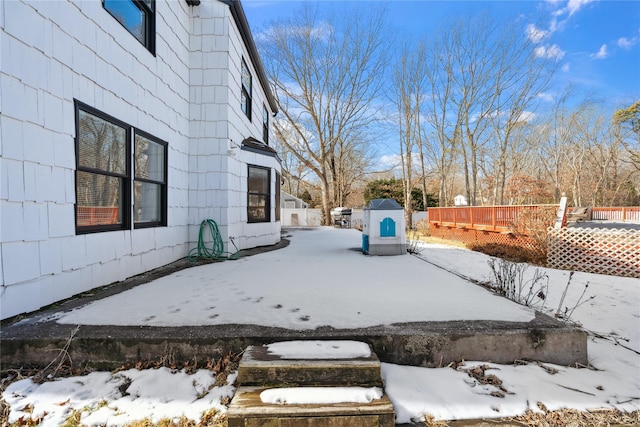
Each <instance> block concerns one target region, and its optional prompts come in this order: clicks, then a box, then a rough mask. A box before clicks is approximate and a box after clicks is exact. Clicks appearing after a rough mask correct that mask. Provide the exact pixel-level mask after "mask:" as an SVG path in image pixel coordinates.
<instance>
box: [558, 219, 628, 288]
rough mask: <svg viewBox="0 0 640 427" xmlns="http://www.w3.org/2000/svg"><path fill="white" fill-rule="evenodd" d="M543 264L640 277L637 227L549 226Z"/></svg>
mask: <svg viewBox="0 0 640 427" xmlns="http://www.w3.org/2000/svg"><path fill="white" fill-rule="evenodd" d="M547 266H549V267H552V268H560V269H563V270H576V271H584V272H588V273H601V274H609V275H612V276H624V277H637V278H640V230H623V229H617V230H613V229H599V228H597V229H594V228H561V229H559V230H556V229H549V246H548V253H547Z"/></svg>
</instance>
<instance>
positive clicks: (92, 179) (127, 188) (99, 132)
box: [76, 101, 168, 234]
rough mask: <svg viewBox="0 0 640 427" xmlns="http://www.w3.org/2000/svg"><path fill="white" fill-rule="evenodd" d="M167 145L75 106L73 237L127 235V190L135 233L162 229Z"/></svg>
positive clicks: (79, 104)
mask: <svg viewBox="0 0 640 427" xmlns="http://www.w3.org/2000/svg"><path fill="white" fill-rule="evenodd" d="M132 140H133V141H135V143H134V144H133V153H134V165H132V164H131V152H132ZM167 145H168V144H167V143H166V142H163V141H160V140H158V139H157V138H155V137H153V136H151V135H148V134H146V133H145V132H142V131H140V130H138V129H135V128H133V127H131V126H129V125H127V124H126V123H124V122H121V121H120V120H117V119H115V118H113V117H111V116H108V115H106V114H104V113H102V112H100V111H97V110H95V109H93V108H91V107H89V106H87V105H84V104H82V103H80V102H78V101H76V233H78V234H82V233H92V232H96V231H111V230H126V229H130V228H131V227H130V225H131V211H132V196H131V189H132V187H133V211H134V217H133V222H134V225H135V227H136V228H138V227H150V226H159V225H166V224H167V207H166V206H167ZM134 167H135V168H134ZM132 169H133V170H134V173H135V175H133V174H132ZM132 176H134V178H132Z"/></svg>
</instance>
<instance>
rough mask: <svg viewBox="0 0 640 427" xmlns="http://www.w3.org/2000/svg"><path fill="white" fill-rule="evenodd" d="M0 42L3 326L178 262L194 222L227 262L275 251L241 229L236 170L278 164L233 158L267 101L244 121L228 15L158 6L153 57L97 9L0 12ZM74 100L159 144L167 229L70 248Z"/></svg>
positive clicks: (70, 6)
mask: <svg viewBox="0 0 640 427" xmlns="http://www.w3.org/2000/svg"><path fill="white" fill-rule="evenodd" d="M0 30H1V32H0V43H1V51H0V54H1V59H0V105H1V115H0V156H1V159H0V225H1V232H0V255H1V256H2V262H0V287H1V288H0V318H2V319H4V318H7V317H11V316H14V315H17V314H20V313H23V312H28V311H32V310H36V309H38V308H40V307H42V306H44V305H47V304H51V303H53V302H56V301H59V300H61V299H64V298H68V297H70V296H73V295H75V294H78V293H80V292H84V291H87V290H89V289H92V288H95V287H98V286H102V285H106V284H109V283H112V282H116V281H120V280H124V279H126V278H128V277H131V276H134V275H136V274H140V273H143V272H145V271H148V270H151V269H153V268H156V267H159V266H162V265H166V264H168V263H170V262H173V261H175V260H178V259H180V258H183V257H185V256H186V255H187V253H188V251H189V249H190V248H192V247H194V246H195V244H196V242H197V237H198V230H199V225H200V222H201V221H202V220H204V219H209V218H210V219H214V220H215V221H216V222H218V224H219V226H220V229H221V234H222V238H223V241H224V242H225V244H226V247H227V250H230V251H235V248H234V246H233V245H231V244H230V241H229V237H232V238H233V242H234V244H235V245H236V246H238V248H239V249H244V248H250V247H255V246H261V245H265V244H273V243H276V242H277V241H278V240H279V239H280V223H279V222H275V221H273V220H272V222H270V223H265V224H246V210H247V198H246V190H247V188H246V186H247V184H246V180H247V166H246V164H247V163H252V164H258V165H262V166H268V167H270V168H273V169H274V170H278V171H279V170H280V165H279V162H278V160H277V159H276V158H273V157H270V156H262V155H255V154H253V153H251V154H249V153H246V152H243V151H242V150H240V149H239V146H240V144H241V142H242V140H243V139H244V138H246V137H248V136H254V137H259V136H261V135H262V120H261V116H259V115H256V112H258V111H259V112H261V111H262V103H265V104H267V103H266V102H265V99H266V96H267V95H266V92H265V90H264V89H263V88H261V87H260V85H259V82H258V79H257V78H254V80H253V81H254V92H253V111H254V118H253V120H252V121H251V122H249V121H248V120H247V119H246V116H244V115H243V113H242V112H241V110H240V100H239V96H240V81H239V76H240V71H239V70H240V65H239V64H240V61H241V58H242V57H244V58H245V60H246V61H247V63H248V64H250V60H249V56H248V54H247V52H246V47H245V44H244V43H243V40H242V38H241V36H240V33H239V31H238V27H237V25H236V23H235V21H234V19H233V17H232V15H231V12H230V10H229V6H227V5H225V4H224V3H221V2H219V1H218V0H204V1H202V3H201V4H200V5H199V6H196V7H189V6H187V4H186V2H184V1H169V2H165V1H157V2H156V55H155V56H154V55H152V54H151V53H150V52H149V51H148V50H147V49H146V48H145V47H144V46H143V45H142V44H140V43H139V42H138V41H136V40H135V38H133V36H132V35H131V34H130V33H129V32H128V31H127V30H126V29H125V28H124V27H123V26H122V25H120V23H118V22H117V21H116V20H115V19H114V18H113V17H112V16H111V15H110V14H109V13H108V12H107V11H105V10H104V9H103V7H102V4H101V2H100V1H89V2H88V1H75V0H67V1H56V2H50V1H46V0H43V1H29V2H26V1H22V0H14V1H10V2H1V3H0ZM250 67H253V64H250ZM252 72H255V70H254V69H253V68H252ZM74 100H78V101H81V102H82V103H84V104H87V105H89V106H91V107H93V108H96V109H97V110H100V111H101V112H103V113H105V114H108V115H110V116H113V117H115V118H116V119H118V120H122V121H124V122H126V123H127V124H129V125H131V126H133V127H135V128H138V129H140V130H142V131H145V132H148V133H149V134H151V135H153V136H155V137H157V138H160V139H161V140H164V141H167V142H168V153H167V156H168V188H167V192H168V195H167V196H168V202H167V226H166V227H154V228H144V229H128V230H122V231H109V232H100V233H92V234H84V235H76V230H75V222H74V218H75V167H76V166H75V165H76V159H75V140H74V138H75V125H76V124H75V109H74ZM267 105H268V104H267ZM243 119H244V120H243ZM272 175H274V176H275V174H272ZM274 185H275V182H273V177H272V195H273V193H274V190H275V187H274ZM272 205H273V203H272ZM272 218H274V214H273V206H272ZM243 221H244V222H243Z"/></svg>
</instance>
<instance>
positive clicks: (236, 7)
mask: <svg viewBox="0 0 640 427" xmlns="http://www.w3.org/2000/svg"><path fill="white" fill-rule="evenodd" d="M219 1H221V2H222V3H224V4H226V5H228V6H229V9H230V10H231V16H233V19H234V20H235V21H236V24H237V25H238V28H239V29H240V35H241V36H242V41H243V42H244V45H245V47H246V48H247V51H248V52H249V57H250V58H251V62H252V63H253V66H254V68H255V69H256V73H257V74H258V80H260V84H261V85H262V87H263V89H264V91H265V94H266V96H267V101H268V102H269V106H270V107H271V111H273V114H274V115H275V114H277V113H278V106H277V104H276V100H275V98H274V96H273V93H272V92H271V87H270V86H269V80H268V79H267V75H266V74H265V72H264V67H263V65H262V60H260V55H259V54H258V49H257V48H256V44H255V42H254V41H253V36H252V35H251V29H250V28H249V22H248V21H247V17H246V15H245V14H244V9H243V8H242V3H241V2H240V0H219Z"/></svg>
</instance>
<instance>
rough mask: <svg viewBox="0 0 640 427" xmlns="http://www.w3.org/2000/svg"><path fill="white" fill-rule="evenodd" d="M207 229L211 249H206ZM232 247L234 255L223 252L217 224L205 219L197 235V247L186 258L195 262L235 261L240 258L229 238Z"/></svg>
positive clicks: (238, 251) (237, 250) (222, 243)
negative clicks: (202, 260)
mask: <svg viewBox="0 0 640 427" xmlns="http://www.w3.org/2000/svg"><path fill="white" fill-rule="evenodd" d="M207 227H208V228H209V236H210V238H211V248H208V247H207V244H206V243H205V238H204V235H205V229H206V228H207ZM229 240H230V241H231V243H232V244H233V246H234V247H235V248H236V252H235V253H230V252H225V250H224V242H223V241H222V236H221V235H220V230H219V229H218V224H217V223H216V222H215V221H214V220H212V219H205V220H204V221H202V222H201V223H200V232H199V233H198V247H196V248H193V249H191V250H190V251H189V255H188V256H187V258H188V259H189V261H192V262H193V261H197V260H199V259H219V260H223V259H237V258H239V257H240V255H239V253H240V250H239V249H238V247H237V246H236V244H235V243H234V241H233V239H231V238H229Z"/></svg>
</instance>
